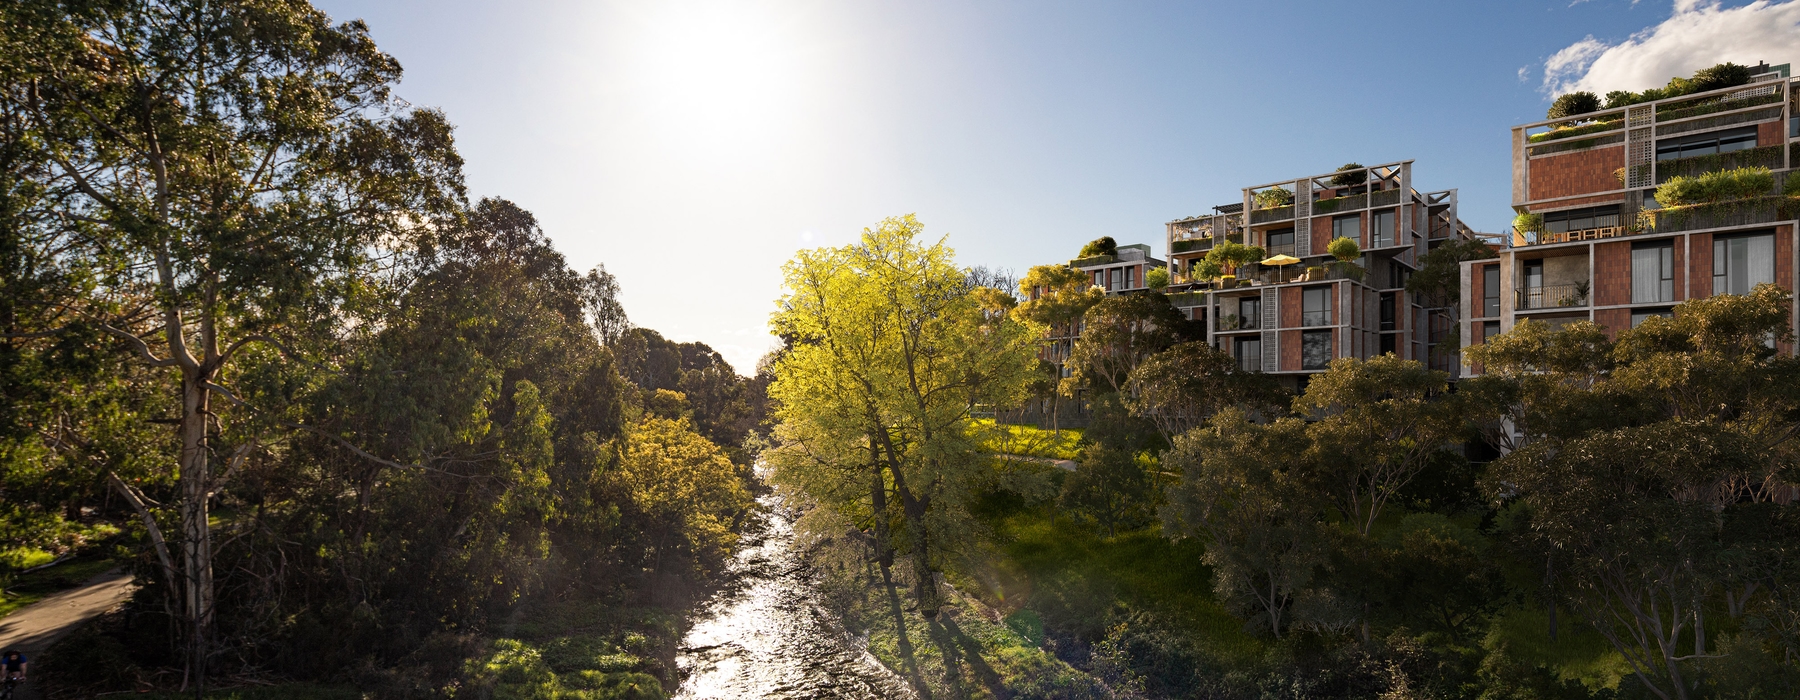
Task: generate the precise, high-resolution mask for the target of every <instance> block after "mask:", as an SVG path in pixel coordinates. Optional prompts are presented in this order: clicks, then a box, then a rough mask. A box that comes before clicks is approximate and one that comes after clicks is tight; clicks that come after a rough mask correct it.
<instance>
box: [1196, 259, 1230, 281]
mask: <svg viewBox="0 0 1800 700" xmlns="http://www.w3.org/2000/svg"><path fill="white" fill-rule="evenodd" d="M1223 273H1224V271H1223V270H1221V269H1219V263H1217V262H1214V261H1212V260H1201V261H1199V262H1196V263H1192V264H1190V265H1189V267H1188V277H1189V278H1192V279H1196V280H1214V279H1218V278H1219V275H1221V274H1223Z"/></svg>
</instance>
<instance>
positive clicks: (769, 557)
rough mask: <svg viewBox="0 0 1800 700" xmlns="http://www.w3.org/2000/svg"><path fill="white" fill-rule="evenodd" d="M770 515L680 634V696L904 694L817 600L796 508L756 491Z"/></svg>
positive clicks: (907, 691) (908, 693)
mask: <svg viewBox="0 0 1800 700" xmlns="http://www.w3.org/2000/svg"><path fill="white" fill-rule="evenodd" d="M758 502H760V503H762V504H763V506H764V507H765V509H766V512H768V513H769V515H768V523H767V528H766V530H765V531H764V532H763V533H762V539H761V540H760V541H755V542H750V543H748V544H747V546H746V547H745V548H744V549H743V550H742V551H741V552H740V553H739V554H738V556H737V559H736V561H734V562H733V563H732V565H731V570H732V573H733V574H735V575H736V578H737V580H738V583H737V585H735V586H733V587H731V588H729V589H727V590H725V591H723V592H721V593H720V594H718V595H717V596H715V597H714V598H713V599H712V600H710V601H708V602H707V605H706V609H705V612H704V613H702V615H701V616H700V619H699V621H698V622H697V623H696V624H695V625H694V627H693V629H691V630H689V631H688V634H687V636H686V637H684V638H683V639H682V640H681V653H680V655H679V656H677V657H676V660H675V662H676V665H677V666H678V667H679V668H680V669H681V670H682V671H683V673H684V674H685V676H686V680H685V681H684V682H683V683H682V684H681V689H680V690H679V691H677V692H676V695H675V697H677V698H689V699H692V700H708V699H711V698H856V699H861V698H870V699H876V698H910V697H913V693H912V690H911V688H910V687H909V686H907V684H906V682H905V681H904V680H902V679H901V678H900V677H899V676H897V675H895V674H894V673H893V672H891V671H889V670H888V669H887V668H885V667H883V666H882V665H881V664H880V662H878V661H876V660H875V657H873V656H870V655H869V653H868V652H867V651H864V650H862V649H861V648H859V647H858V646H857V644H856V643H855V642H854V640H852V639H850V638H849V636H848V635H846V634H845V633H844V631H843V630H842V629H841V628H840V627H839V626H838V625H837V623H836V622H835V621H834V620H833V618H832V615H831V613H830V612H828V611H826V610H825V609H824V608H823V607H822V606H821V605H820V604H819V603H818V600H817V597H816V595H815V594H814V592H813V590H812V586H811V581H810V577H809V576H808V570H807V567H806V564H805V562H804V561H803V560H802V559H801V557H800V555H799V553H798V552H796V551H794V528H793V516H792V514H790V513H788V512H787V511H785V510H783V509H782V508H780V505H779V501H778V500H777V499H776V498H775V497H774V496H764V497H763V498H761V499H758Z"/></svg>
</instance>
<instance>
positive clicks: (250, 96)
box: [0, 0, 462, 682]
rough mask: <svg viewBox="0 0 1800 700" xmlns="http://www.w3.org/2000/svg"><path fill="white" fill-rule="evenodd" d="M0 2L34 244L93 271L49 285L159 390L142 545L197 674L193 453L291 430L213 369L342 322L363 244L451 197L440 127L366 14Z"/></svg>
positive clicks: (200, 579)
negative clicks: (160, 504) (170, 444)
mask: <svg viewBox="0 0 1800 700" xmlns="http://www.w3.org/2000/svg"><path fill="white" fill-rule="evenodd" d="M0 13H4V14H3V15H0V27H3V29H0V32H3V33H4V39H0V41H4V45H3V46H0V53H4V54H6V55H7V56H8V57H9V62H11V63H14V64H15V65H16V66H17V67H18V71H19V73H20V75H21V85H22V87H21V89H16V90H11V91H9V92H8V93H7V95H6V98H5V99H6V100H8V104H7V105H6V110H8V111H9V112H11V113H16V114H22V115H24V121H25V123H26V124H28V126H29V129H30V132H31V133H30V137H31V138H32V139H33V140H34V141H35V142H37V143H40V144H41V145H42V148H43V150H44V153H45V159H44V160H45V166H44V167H43V168H42V169H41V171H39V172H37V173H35V176H36V177H39V178H41V181H40V183H39V184H40V186H41V187H42V188H43V189H44V190H45V191H46V193H47V197H48V198H49V200H50V201H49V202H47V204H46V207H47V208H48V209H49V210H50V211H51V212H53V213H54V215H55V224H56V229H55V234H56V235H55V237H54V238H53V239H52V240H48V241H44V243H43V244H44V245H47V246H51V247H54V248H55V249H57V250H59V251H61V254H62V255H64V256H66V257H67V258H69V259H73V260H78V261H79V262H80V263H81V264H82V265H83V266H85V268H86V269H87V270H88V271H89V274H92V275H93V276H94V278H95V280H96V282H95V284H94V285H93V291H92V294H90V295H87V296H86V297H85V298H80V299H70V300H69V302H68V304H69V305H70V306H71V307H72V308H74V309H76V310H77V311H78V313H79V316H80V317H81V318H82V319H83V320H85V321H86V322H89V323H91V324H93V325H95V326H97V327H98V328H101V329H104V331H105V332H106V334H108V335H109V336H110V337H111V338H112V339H114V341H115V342H117V343H121V344H123V345H124V346H125V347H127V348H128V349H129V350H130V352H132V353H134V354H135V355H136V356H137V358H138V359H139V360H140V361H141V362H142V363H143V364H144V365H145V366H147V367H150V368H154V369H155V370H157V371H159V372H166V373H167V376H168V377H169V378H170V386H172V387H175V388H176V391H178V392H179V395H178V397H177V398H178V402H177V409H176V414H175V416H173V420H175V421H176V422H177V423H178V425H179V428H178V430H177V437H176V440H177V441H178V442H177V445H176V453H177V455H178V457H177V459H176V463H175V464H173V465H170V466H171V467H173V471H175V472H176V473H177V474H178V477H179V482H180V488H179V496H178V497H177V498H176V504H175V508H176V510H178V511H179V514H180V516H179V521H180V523H181V525H180V533H179V535H178V536H177V537H176V538H175V539H176V543H175V544H176V548H177V549H178V550H179V553H178V555H177V554H173V553H171V552H170V551H168V548H165V547H162V546H161V543H160V542H159V543H158V550H159V551H158V554H159V560H160V561H161V562H162V564H163V566H164V568H165V571H164V576H165V577H166V580H167V582H168V583H170V584H171V585H178V586H179V587H180V589H181V590H182V595H181V597H180V600H181V606H182V614H183V615H184V617H185V619H186V621H187V623H188V627H189V633H190V634H189V637H190V641H191V644H192V649H191V654H190V664H192V665H193V667H194V668H193V670H194V671H195V672H196V674H197V676H198V680H201V681H202V682H203V679H204V671H205V665H204V660H205V658H206V656H207V648H208V636H209V634H210V631H211V629H212V626H213V610H214V592H213V566H212V554H213V548H214V544H213V542H212V535H211V526H210V524H209V514H208V505H207V504H208V501H209V500H210V499H211V497H212V495H213V494H214V493H215V491H216V490H217V489H219V488H220V487H221V486H222V484H221V482H220V480H219V479H218V478H217V476H216V475H215V474H214V469H213V466H214V462H215V460H217V459H219V458H220V457H221V456H223V457H224V458H225V459H226V461H227V462H228V463H231V464H237V463H241V461H242V460H244V459H246V458H248V457H250V456H251V455H252V453H254V452H256V451H257V450H259V446H260V445H263V444H265V443H266V442H267V441H268V440H269V439H271V438H270V435H271V432H279V431H288V430H296V429H300V430H304V429H305V426H303V425H301V424H299V423H295V422H294V421H292V420H290V418H289V417H288V416H287V414H285V413H284V412H282V411H281V410H280V409H281V407H280V406H276V405H256V403H254V401H253V398H252V397H250V396H247V395H241V394H244V393H245V392H243V391H240V390H237V389H234V388H232V386H231V384H232V382H233V380H234V378H236V377H237V376H238V375H236V374H234V373H235V372H237V371H238V370H239V366H240V365H242V364H243V363H244V362H246V361H249V360H250V359H254V358H267V359H269V360H270V361H271V362H272V361H274V360H273V358H275V357H277V356H279V357H282V358H286V360H287V361H289V362H290V363H302V364H306V365H307V366H309V367H310V366H312V364H311V363H316V362H318V361H319V360H320V359H322V358H323V353H324V352H325V351H326V349H327V348H329V347H330V346H331V343H332V339H333V338H336V337H339V336H341V335H344V334H347V333H355V332H360V331H362V330H363V328H364V327H365V326H366V324H367V323H368V321H367V320H366V319H364V318H362V317H360V316H359V314H358V310H359V309H360V308H362V307H363V305H364V304H366V303H367V302H368V301H369V300H370V299H371V297H372V296H373V295H377V294H379V293H380V290H381V284H380V270H381V269H382V267H383V265H384V264H387V263H389V262H391V261H392V260H393V257H394V256H395V255H397V254H399V253H400V252H401V251H403V250H405V249H406V248H407V247H408V246H409V245H411V244H412V242H413V241H415V240H416V238H417V236H418V234H420V233H421V232H422V231H424V230H425V229H426V228H427V227H428V224H429V223H430V222H431V221H432V220H433V219H435V218H437V217H440V216H442V215H444V214H447V213H449V212H451V211H453V210H454V209H455V208H456V207H457V206H458V205H459V203H460V201H461V198H462V185H461V174H460V168H461V160H460V159H459V157H458V156H457V154H456V152H455V150H454V148H453V146H452V140H451V136H450V134H451V127H450V125H449V123H448V122H447V121H446V120H445V119H444V117H443V115H441V114H439V113H437V112H434V111H430V110H423V109H414V108H411V107H409V106H408V105H407V104H405V103H404V102H402V101H400V100H398V99H396V98H394V97H393V95H392V94H391V89H392V86H393V85H394V83H395V82H397V81H398V80H399V78H400V72H401V71H400V65H399V64H398V63H397V62H396V61H395V60H394V59H392V58H391V57H389V56H387V55H385V54H383V53H381V51H380V50H378V49H377V48H376V46H375V43H374V41H373V40H371V39H370V37H369V35H368V32H367V29H366V27H364V26H363V25H362V24H361V23H360V22H351V23H346V24H337V25H334V24H332V23H331V21H330V20H329V19H328V18H327V17H326V16H325V15H324V14H323V13H321V12H319V11H318V10H316V9H314V8H313V7H311V6H310V5H309V4H307V3H306V2H303V1H301V0H276V1H274V2H248V1H244V0H226V1H223V2H198V1H196V0H128V1H126V2H52V1H50V0H19V1H18V2H12V3H8V4H7V5H6V7H5V8H4V9H3V10H0ZM258 361H260V360H258ZM119 486H120V491H121V493H122V494H125V495H126V496H127V497H128V498H130V499H132V500H133V501H134V502H135V503H137V504H138V505H140V506H143V505H145V502H144V500H143V499H142V498H141V497H140V496H139V495H138V494H137V492H136V490H135V489H134V488H132V487H130V486H129V485H127V484H124V483H123V482H120V483H119ZM144 512H145V523H146V525H147V526H148V527H150V528H151V530H152V532H153V533H154V532H155V520H154V519H153V518H150V517H149V513H148V511H144ZM177 582H178V583H177Z"/></svg>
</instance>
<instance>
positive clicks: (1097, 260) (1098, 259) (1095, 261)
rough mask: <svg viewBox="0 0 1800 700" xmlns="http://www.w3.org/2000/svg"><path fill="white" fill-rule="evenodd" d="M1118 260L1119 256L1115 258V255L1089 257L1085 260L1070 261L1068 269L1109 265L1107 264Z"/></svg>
mask: <svg viewBox="0 0 1800 700" xmlns="http://www.w3.org/2000/svg"><path fill="white" fill-rule="evenodd" d="M1118 259H1119V256H1117V255H1090V256H1088V257H1085V258H1076V259H1074V260H1070V261H1069V267H1085V266H1088V265H1105V264H1106V263H1109V262H1112V261H1114V260H1118Z"/></svg>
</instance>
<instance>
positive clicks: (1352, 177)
mask: <svg viewBox="0 0 1800 700" xmlns="http://www.w3.org/2000/svg"><path fill="white" fill-rule="evenodd" d="M1368 181H1369V171H1367V170H1364V169H1363V166H1362V163H1345V164H1344V165H1343V166H1342V167H1339V168H1338V174H1336V175H1333V176H1331V186H1332V187H1355V186H1357V185H1360V184H1363V183H1365V182H1368Z"/></svg>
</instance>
